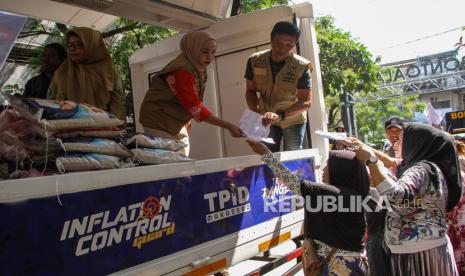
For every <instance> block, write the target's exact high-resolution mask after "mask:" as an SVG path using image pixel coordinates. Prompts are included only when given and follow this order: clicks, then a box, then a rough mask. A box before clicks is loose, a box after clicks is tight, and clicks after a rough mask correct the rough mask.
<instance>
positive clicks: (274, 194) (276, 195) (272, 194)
mask: <svg viewBox="0 0 465 276" xmlns="http://www.w3.org/2000/svg"><path fill="white" fill-rule="evenodd" d="M273 182H274V184H273V186H271V188H270V189H268V188H267V187H266V186H265V187H263V189H262V191H263V194H262V198H263V199H264V200H268V201H277V200H279V199H281V198H282V197H284V196H287V195H288V193H290V192H291V190H289V188H288V187H287V186H286V185H284V183H283V182H282V181H281V180H279V179H278V178H275V179H274V181H273Z"/></svg>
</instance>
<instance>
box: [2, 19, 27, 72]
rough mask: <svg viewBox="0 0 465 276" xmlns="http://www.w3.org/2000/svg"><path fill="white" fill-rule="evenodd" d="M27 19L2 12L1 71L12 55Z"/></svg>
mask: <svg viewBox="0 0 465 276" xmlns="http://www.w3.org/2000/svg"><path fill="white" fill-rule="evenodd" d="M26 19H27V18H26V17H24V16H19V15H13V14H9V13H5V12H0V70H1V69H2V68H3V64H5V60H6V59H7V57H8V55H9V54H10V51H11V49H12V48H13V45H14V44H15V41H16V38H17V37H18V35H19V33H20V31H21V29H22V28H23V25H24V23H25V22H26Z"/></svg>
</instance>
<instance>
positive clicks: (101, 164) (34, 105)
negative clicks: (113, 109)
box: [0, 94, 132, 172]
mask: <svg viewBox="0 0 465 276" xmlns="http://www.w3.org/2000/svg"><path fill="white" fill-rule="evenodd" d="M3 97H5V98H6V99H7V100H8V102H9V103H10V105H11V106H12V107H13V109H14V111H10V112H14V115H5V116H9V117H11V116H16V115H19V118H21V119H20V120H19V121H26V122H28V123H29V124H31V125H33V126H35V127H31V129H34V130H36V129H37V133H39V135H40V136H42V137H41V138H43V139H42V140H40V142H42V144H37V143H38V142H36V145H35V146H36V148H37V150H38V149H41V150H42V152H43V153H46V154H47V155H49V154H51V155H53V156H54V157H56V158H55V159H54V161H55V162H54V163H55V164H56V167H57V169H58V170H59V171H60V172H67V171H85V170H96V169H113V168H119V167H121V166H123V165H124V159H125V158H129V157H132V154H131V152H130V151H128V150H127V149H125V148H124V146H122V145H119V144H117V143H116V142H114V141H113V140H112V139H113V137H115V136H119V135H122V134H123V131H122V130H121V129H120V128H118V126H120V125H122V124H123V123H124V122H123V121H121V120H119V119H118V118H116V117H115V116H113V115H112V114H109V113H108V112H105V111H103V110H101V109H99V108H96V107H94V106H90V105H86V104H78V103H75V102H72V101H53V100H42V99H19V98H16V97H13V96H10V95H5V94H3ZM2 114H3V113H2ZM3 138H6V137H0V141H3V142H5V139H3ZM25 142H26V143H27V142H28V141H25ZM7 143H9V142H7ZM9 144H10V143H9ZM27 149H29V148H27ZM15 150H17V149H15ZM12 151H13V149H10V150H9V151H8V152H7V153H8V154H9V155H8V156H10V157H11V155H12ZM21 153H22V154H25V152H21ZM2 155H3V152H2ZM21 157H24V156H21ZM49 160H50V159H49Z"/></svg>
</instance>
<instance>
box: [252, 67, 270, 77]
mask: <svg viewBox="0 0 465 276" xmlns="http://www.w3.org/2000/svg"><path fill="white" fill-rule="evenodd" d="M266 71H267V70H266V68H254V69H253V73H254V75H258V76H266Z"/></svg>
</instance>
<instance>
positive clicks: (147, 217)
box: [60, 195, 175, 256]
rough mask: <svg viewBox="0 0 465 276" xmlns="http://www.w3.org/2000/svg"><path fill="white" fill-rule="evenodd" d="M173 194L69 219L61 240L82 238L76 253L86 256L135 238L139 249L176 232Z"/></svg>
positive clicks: (79, 240)
mask: <svg viewBox="0 0 465 276" xmlns="http://www.w3.org/2000/svg"><path fill="white" fill-rule="evenodd" d="M170 205H171V195H169V196H166V197H160V198H156V197H154V196H149V197H148V198H147V199H146V200H145V201H144V202H139V203H135V204H132V205H129V206H123V207H121V208H120V209H119V211H118V212H117V213H112V212H110V211H109V210H107V211H104V212H99V213H95V214H91V215H88V216H85V217H83V218H75V219H71V220H67V221H65V223H64V224H63V229H62V231H61V237H60V241H65V240H69V239H74V238H76V237H77V238H79V239H78V241H77V244H76V251H75V254H76V256H82V255H85V254H89V253H90V252H95V251H99V250H102V249H104V248H108V247H111V246H113V245H115V244H120V243H122V242H127V241H129V240H132V245H133V247H135V248H138V249H142V246H143V245H145V244H147V243H149V242H153V241H155V240H158V239H161V238H164V237H166V236H169V235H172V234H173V233H174V230H175V224H174V223H173V222H171V221H170V220H169V211H170Z"/></svg>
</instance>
